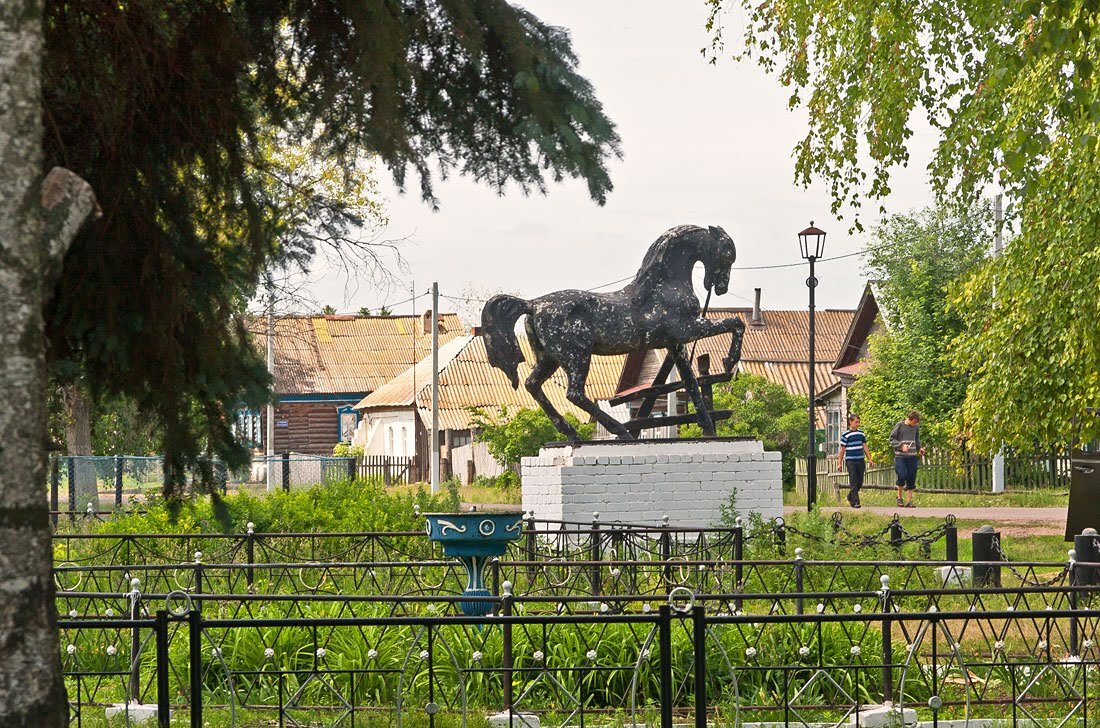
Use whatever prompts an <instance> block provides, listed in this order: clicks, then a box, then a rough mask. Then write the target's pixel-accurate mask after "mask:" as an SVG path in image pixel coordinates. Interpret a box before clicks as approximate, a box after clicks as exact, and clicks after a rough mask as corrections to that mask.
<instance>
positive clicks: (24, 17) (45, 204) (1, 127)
mask: <svg viewBox="0 0 1100 728" xmlns="http://www.w3.org/2000/svg"><path fill="white" fill-rule="evenodd" d="M41 60H42V0H4V2H0V301H2V302H3V305H0V403H2V404H0V433H2V435H0V726H4V727H5V728H9V727H10V728H22V727H23V726H26V727H27V728H31V727H34V728H39V727H42V728H54V727H55V726H56V727H57V728H62V726H65V725H66V724H67V723H68V705H67V701H66V698H65V685H64V682H63V680H62V677H61V656H60V649H59V645H58V633H57V609H56V606H55V604H54V583H53V577H52V574H51V559H52V553H51V548H50V529H49V511H48V506H47V503H46V489H45V487H44V485H45V483H46V440H47V435H46V360H45V336H44V331H43V323H42V306H43V302H44V299H45V297H46V296H47V295H48V292H49V291H50V290H52V285H51V284H52V281H53V280H54V279H55V278H56V275H57V273H58V271H59V270H60V262H61V257H62V256H63V255H64V252H65V249H66V248H67V247H68V244H69V242H70V241H71V240H72V237H73V236H74V235H75V234H76V232H77V231H78V230H79V228H80V225H81V224H82V223H83V222H84V220H85V219H86V218H87V217H88V215H90V214H91V213H92V212H93V211H94V210H95V206H96V205H95V196H94V195H93V194H92V193H91V188H90V187H89V186H88V184H87V183H85V182H84V181H83V180H81V179H80V178H79V177H77V176H76V175H74V174H72V173H71V172H68V171H65V170H54V171H52V172H51V173H50V174H49V176H48V177H47V178H46V180H44V181H43V180H42V127H41V116H42V106H41V96H40V86H39V84H40V81H39V66H40V63H41Z"/></svg>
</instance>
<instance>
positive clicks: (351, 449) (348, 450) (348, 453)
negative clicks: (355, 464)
mask: <svg viewBox="0 0 1100 728" xmlns="http://www.w3.org/2000/svg"><path fill="white" fill-rule="evenodd" d="M364 454H366V446H365V445H352V444H351V443H350V442H338V443H336V444H335V445H333V446H332V455H333V457H338V458H361V457H363V455H364Z"/></svg>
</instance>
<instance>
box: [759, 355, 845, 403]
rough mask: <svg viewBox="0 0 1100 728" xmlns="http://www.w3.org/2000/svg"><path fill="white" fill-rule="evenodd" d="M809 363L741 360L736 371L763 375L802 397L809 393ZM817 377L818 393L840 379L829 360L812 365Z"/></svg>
mask: <svg viewBox="0 0 1100 728" xmlns="http://www.w3.org/2000/svg"><path fill="white" fill-rule="evenodd" d="M809 368H810V365H809V363H807V362H802V363H798V364H796V363H792V362H771V361H743V362H741V364H740V366H739V367H738V371H742V372H745V373H747V374H755V375H756V376H758V377H764V378H765V379H767V380H768V381H769V382H774V383H775V384H781V385H783V388H784V389H786V390H787V391H788V392H790V393H791V394H800V395H802V396H803V397H805V396H807V395H809V393H810V381H809V380H810V377H809ZM814 369H815V370H816V371H817V377H816V378H815V380H814V390H815V393H816V394H820V393H821V391H822V390H823V389H825V388H826V387H829V386H832V385H833V384H835V383H836V382H838V381H840V379H839V378H838V377H836V376H834V375H833V365H832V363H830V362H820V361H819V362H818V363H817V366H815V367H814Z"/></svg>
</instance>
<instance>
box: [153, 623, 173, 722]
mask: <svg viewBox="0 0 1100 728" xmlns="http://www.w3.org/2000/svg"><path fill="white" fill-rule="evenodd" d="M153 631H154V639H155V641H156V647H157V728H168V726H169V717H170V716H169V713H170V710H171V709H170V708H169V693H168V612H167V610H164V609H159V610H157V615H156V624H154V626H153Z"/></svg>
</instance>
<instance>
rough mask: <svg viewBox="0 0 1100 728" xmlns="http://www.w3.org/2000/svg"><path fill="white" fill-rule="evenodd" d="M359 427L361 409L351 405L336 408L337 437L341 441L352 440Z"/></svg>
mask: <svg viewBox="0 0 1100 728" xmlns="http://www.w3.org/2000/svg"><path fill="white" fill-rule="evenodd" d="M357 427H359V411H358V410H357V409H355V408H354V407H352V406H351V405H344V406H343V407H337V408H336V437H337V439H338V440H339V441H340V442H351V438H353V437H355V430H356V428H357Z"/></svg>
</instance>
